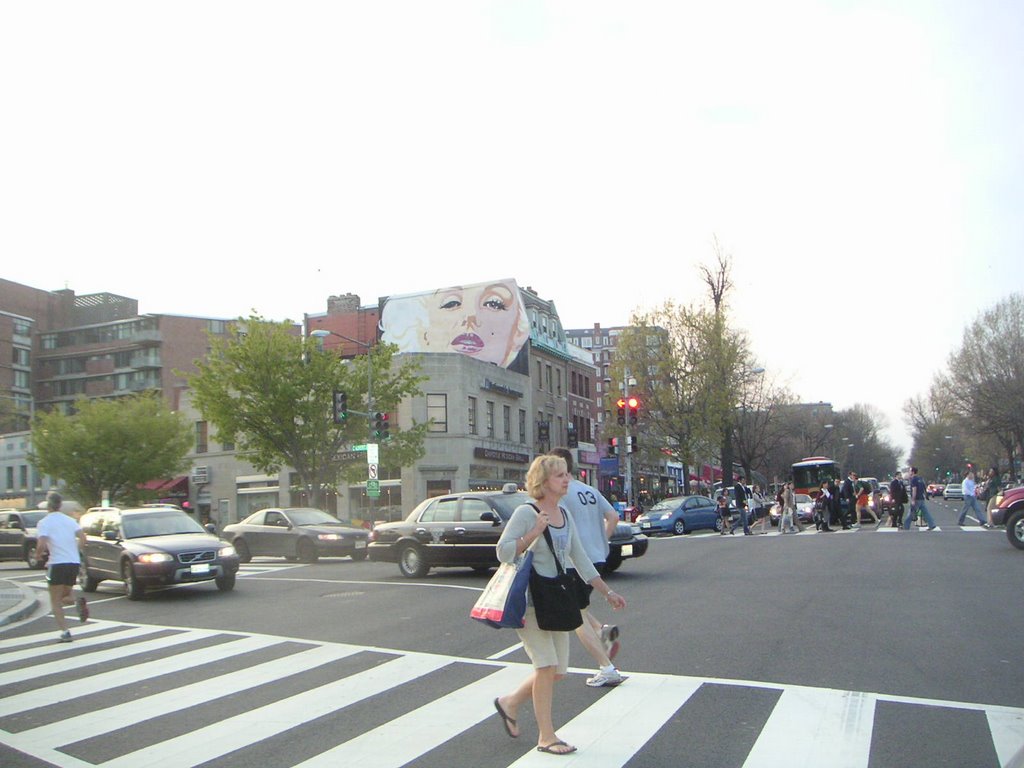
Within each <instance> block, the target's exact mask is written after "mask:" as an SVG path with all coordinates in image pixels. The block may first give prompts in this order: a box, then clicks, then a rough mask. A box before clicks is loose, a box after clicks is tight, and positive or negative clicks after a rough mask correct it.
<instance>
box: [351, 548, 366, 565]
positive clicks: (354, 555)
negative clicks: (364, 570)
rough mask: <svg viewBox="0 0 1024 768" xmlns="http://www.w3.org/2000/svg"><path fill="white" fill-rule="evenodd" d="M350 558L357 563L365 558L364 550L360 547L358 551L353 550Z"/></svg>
mask: <svg viewBox="0 0 1024 768" xmlns="http://www.w3.org/2000/svg"><path fill="white" fill-rule="evenodd" d="M352 559H353V560H354V561H355V562H357V563H361V562H362V561H363V560H365V559H366V550H365V549H361V550H359V551H358V552H353V553H352Z"/></svg>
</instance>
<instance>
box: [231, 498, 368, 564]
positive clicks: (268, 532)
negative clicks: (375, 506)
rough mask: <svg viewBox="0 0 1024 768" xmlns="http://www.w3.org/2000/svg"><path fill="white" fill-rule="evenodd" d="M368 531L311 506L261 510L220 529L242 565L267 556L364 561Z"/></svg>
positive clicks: (311, 559) (302, 560)
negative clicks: (256, 557)
mask: <svg viewBox="0 0 1024 768" xmlns="http://www.w3.org/2000/svg"><path fill="white" fill-rule="evenodd" d="M369 536H370V532H369V531H367V530H364V529H362V528H353V527H351V526H349V525H346V524H345V523H343V522H342V521H341V520H339V519H338V518H336V517H335V516H334V515H332V514H330V513H328V512H324V511H323V510H322V509H314V508H312V507H285V508H272V509H261V510H260V511H259V512H253V513H252V514H251V515H249V516H248V517H247V518H245V520H243V521H242V522H240V523H233V524H231V525H226V526H224V538H226V539H227V540H228V541H230V542H231V543H232V544H233V545H234V547H235V550H236V551H237V552H238V557H239V559H241V561H242V562H243V563H247V562H249V560H250V559H252V556H253V555H270V556H271V557H284V558H286V559H289V560H298V561H300V562H303V563H315V562H316V561H317V560H318V559H319V558H321V557H351V558H352V559H353V560H365V559H366V551H367V540H368V539H369Z"/></svg>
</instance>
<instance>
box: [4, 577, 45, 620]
mask: <svg viewBox="0 0 1024 768" xmlns="http://www.w3.org/2000/svg"><path fill="white" fill-rule="evenodd" d="M8 605H12V606H13V608H7V607H6V606H8ZM38 606H39V600H38V599H37V598H36V596H35V590H32V589H28V588H27V587H23V586H21V585H20V584H15V583H14V582H12V581H7V580H6V579H0V611H2V613H0V627H3V626H6V625H8V624H11V623H13V622H15V621H20V620H21V619H23V618H25V617H26V616H29V615H31V614H32V613H33V612H34V611H35V610H36V608H37V607H38Z"/></svg>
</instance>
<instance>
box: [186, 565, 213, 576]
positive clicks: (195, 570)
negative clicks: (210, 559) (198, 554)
mask: <svg viewBox="0 0 1024 768" xmlns="http://www.w3.org/2000/svg"><path fill="white" fill-rule="evenodd" d="M190 572H191V573H192V575H193V576H199V575H201V574H204V573H209V572H210V564H209V563H199V564H196V565H193V566H192V568H191V569H190Z"/></svg>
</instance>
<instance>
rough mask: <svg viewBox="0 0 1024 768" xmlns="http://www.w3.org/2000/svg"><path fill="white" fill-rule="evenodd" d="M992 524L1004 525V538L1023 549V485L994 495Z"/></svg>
mask: <svg viewBox="0 0 1024 768" xmlns="http://www.w3.org/2000/svg"><path fill="white" fill-rule="evenodd" d="M992 524H993V525H1005V526H1006V538H1008V539H1009V540H1010V543H1011V544H1012V545H1013V546H1015V547H1016V548H1017V549H1024V486H1022V487H1020V488H1008V489H1006V490H1004V491H1001V492H1000V493H999V495H998V496H996V503H995V507H994V508H993V509H992Z"/></svg>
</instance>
